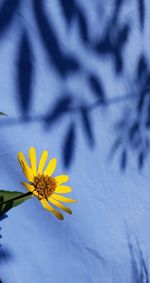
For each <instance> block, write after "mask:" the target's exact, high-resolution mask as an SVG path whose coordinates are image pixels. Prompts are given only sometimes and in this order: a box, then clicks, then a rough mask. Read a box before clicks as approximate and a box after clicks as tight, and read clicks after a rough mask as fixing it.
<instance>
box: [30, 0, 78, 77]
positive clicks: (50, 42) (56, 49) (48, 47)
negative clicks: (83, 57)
mask: <svg viewBox="0 0 150 283" xmlns="http://www.w3.org/2000/svg"><path fill="white" fill-rule="evenodd" d="M43 3H44V2H43V0H39V1H38V3H37V1H36V0H33V11H34V14H35V19H36V23H37V26H38V29H39V34H40V36H41V39H42V43H43V46H44V48H45V51H46V54H47V58H48V60H49V63H50V65H51V64H52V63H53V65H54V66H55V68H56V70H57V72H58V73H59V75H60V76H62V77H63V78H65V77H66V76H67V75H68V74H69V73H72V72H77V71H79V68H80V64H79V62H78V61H77V59H75V58H73V57H72V56H71V55H69V54H64V52H63V51H62V50H61V47H60V44H59V42H58V39H57V37H56V34H55V33H54V31H53V28H52V25H51V23H50V21H48V19H47V17H46V13H45V11H44V6H43Z"/></svg>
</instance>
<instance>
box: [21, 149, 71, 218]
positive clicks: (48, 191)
mask: <svg viewBox="0 0 150 283" xmlns="http://www.w3.org/2000/svg"><path fill="white" fill-rule="evenodd" d="M47 158H48V151H47V150H44V151H43V152H42V155H41V159H40V162H39V164H38V166H37V161H36V151H35V148H34V147H31V148H30V149H29V160H30V165H29V164H28V163H27V161H26V159H25V157H24V154H23V153H22V152H19V153H18V160H19V163H20V165H21V167H22V170H23V173H24V175H25V176H26V178H27V179H28V183H27V182H22V184H23V185H24V186H25V188H26V189H27V190H28V191H30V192H32V193H33V195H34V196H36V197H37V198H38V199H39V200H40V202H41V204H42V205H43V207H44V208H45V209H47V210H49V211H50V212H51V213H52V214H53V215H55V216H56V217H57V218H58V219H60V220H63V219H64V218H63V215H62V214H61V213H60V212H58V211H57V210H56V209H55V208H54V207H53V206H52V205H54V206H56V207H58V208H60V209H62V210H64V211H65V212H67V213H69V214H72V211H71V209H70V208H68V207H66V206H64V205H63V204H62V203H61V202H76V200H73V199H70V198H66V197H64V196H62V195H61V194H66V193H69V192H71V191H72V189H71V187H69V186H66V185H64V183H66V182H67V181H68V180H69V177H68V176H67V175H60V176H57V177H52V174H53V173H54V171H55V169H56V164H57V159H56V158H53V159H51V160H50V161H49V163H48V165H47V167H46V168H45V169H44V167H45V163H46V161H47ZM48 201H49V202H51V203H52V205H50V204H49V203H48Z"/></svg>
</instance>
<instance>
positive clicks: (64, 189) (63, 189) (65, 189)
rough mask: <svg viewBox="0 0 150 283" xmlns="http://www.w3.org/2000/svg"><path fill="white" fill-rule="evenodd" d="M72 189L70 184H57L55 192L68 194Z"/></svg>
mask: <svg viewBox="0 0 150 283" xmlns="http://www.w3.org/2000/svg"><path fill="white" fill-rule="evenodd" d="M71 191H72V189H71V187H69V186H61V185H60V186H57V187H56V190H55V193H57V194H67V193H70V192H71Z"/></svg>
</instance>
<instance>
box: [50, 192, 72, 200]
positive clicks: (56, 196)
mask: <svg viewBox="0 0 150 283" xmlns="http://www.w3.org/2000/svg"><path fill="white" fill-rule="evenodd" d="M52 197H53V198H54V199H56V200H59V201H62V202H76V200H75V199H71V198H66V197H63V196H60V195H57V194H55V193H54V194H53V195H52Z"/></svg>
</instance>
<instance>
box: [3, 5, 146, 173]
mask: <svg viewBox="0 0 150 283" xmlns="http://www.w3.org/2000/svg"><path fill="white" fill-rule="evenodd" d="M20 3H21V1H20V0H5V1H3V2H2V4H1V6H0V37H1V38H2V36H3V35H5V34H6V32H8V31H9V28H10V27H11V25H12V23H13V22H14V20H15V19H16V16H17V15H18V11H19V13H20V9H21V5H20ZM135 3H136V5H137V6H136V8H137V12H138V15H139V19H138V20H139V27H140V31H143V30H144V24H145V16H146V3H145V1H144V0H136V2H135ZM58 4H59V5H60V9H61V12H62V13H61V15H62V16H63V17H64V23H65V24H66V28H67V30H68V33H70V32H71V26H72V25H73V24H76V26H77V30H78V35H79V39H80V44H81V45H82V46H83V48H84V49H85V50H87V51H88V50H90V52H91V53H92V54H95V55H94V56H97V58H99V59H102V60H106V61H107V62H108V61H110V62H111V64H112V63H113V66H114V70H115V75H116V78H118V76H119V77H120V76H121V75H124V70H125V67H126V66H125V65H126V64H125V58H124V53H125V50H126V48H127V46H128V42H129V41H130V32H131V31H132V25H131V22H130V21H129V20H128V18H127V19H125V21H122V11H123V9H124V7H125V5H128V4H127V1H126V0H114V1H113V5H112V11H111V14H110V16H109V17H107V21H106V22H105V25H104V27H103V30H102V32H101V36H99V37H98V36H97V37H96V39H94V38H93V37H91V34H90V30H89V25H90V24H89V21H88V15H87V13H86V11H85V10H84V8H83V7H82V5H80V3H79V2H78V1H76V0H70V1H67V0H59V1H58ZM104 5H105V4H104ZM93 7H94V6H93ZM31 8H32V10H33V17H34V20H35V24H36V27H37V30H38V35H39V40H41V43H42V46H43V51H44V52H45V54H46V56H47V63H48V65H49V66H50V67H51V66H53V68H54V70H55V72H56V73H57V75H58V77H60V79H61V80H62V79H63V81H64V85H65V82H66V80H67V79H68V77H71V76H72V75H75V74H84V75H85V76H86V79H87V86H88V88H89V89H90V90H91V94H92V95H93V99H94V102H92V103H91V105H89V104H87V103H86V101H84V103H83V102H82V103H81V102H79V103H77V99H76V97H75V95H73V94H72V93H70V92H69V91H68V89H67V86H66V90H65V91H63V92H62V93H60V98H59V99H56V102H55V103H54V105H53V107H51V105H50V111H49V112H48V113H46V114H45V115H43V116H40V115H39V116H38V117H32V115H31V113H30V110H31V104H32V102H33V95H32V94H33V91H34V78H35V66H34V64H35V52H34V47H33V45H32V44H31V42H32V40H31V38H30V32H29V30H28V28H29V27H28V26H27V25H26V26H24V25H22V24H21V25H20V28H21V36H20V39H19V41H18V42H19V45H18V46H17V48H16V50H17V52H16V58H17V59H16V85H17V93H18V102H19V105H20V109H21V112H22V115H21V117H19V118H18V119H14V120H13V119H9V118H8V120H7V122H4V123H3V122H2V125H11V124H12V125H14V124H16V125H17V124H18V123H24V122H25V123H29V122H42V123H43V125H44V126H45V129H46V130H50V129H51V127H52V126H53V125H55V124H56V123H59V121H60V120H61V119H62V118H63V117H65V116H66V115H68V117H70V115H73V114H76V113H78V114H79V115H78V117H79V118H78V121H76V117H77V116H74V119H73V120H72V119H71V122H70V124H68V128H67V129H66V136H65V140H64V143H63V145H62V156H63V162H64V165H65V166H66V167H69V166H70V165H71V163H72V161H73V159H74V151H75V146H76V142H77V131H76V127H77V123H82V126H83V132H84V136H85V139H86V141H87V143H88V145H89V146H90V147H93V146H94V145H95V144H96V141H95V137H94V131H93V126H94V125H93V124H92V121H91V111H93V110H94V109H95V108H97V107H103V108H104V107H108V106H110V105H111V104H112V103H113V104H114V103H118V102H120V103H121V102H122V103H124V104H125V106H124V109H125V110H124V111H123V114H122V118H121V120H120V121H118V122H117V125H116V127H115V131H116V140H115V142H114V144H113V146H112V150H111V156H112V155H114V154H116V152H118V151H119V154H120V168H121V169H122V170H125V168H126V166H127V164H128V159H129V152H130V151H131V150H132V151H133V152H136V154H137V163H138V167H139V168H140V169H141V168H142V167H143V165H144V161H145V159H146V158H147V156H148V153H149V143H150V141H149V138H148V131H149V128H150V114H149V113H150V98H149V83H150V68H149V66H148V63H147V62H148V59H147V57H146V55H145V53H144V52H143V54H141V55H140V56H139V58H138V62H137V68H136V69H135V72H134V74H133V78H132V85H133V89H134V91H133V89H132V90H131V91H130V93H129V94H127V95H125V96H123V97H122V98H119V97H117V96H114V97H113V98H111V99H110V98H108V97H109V95H108V93H107V92H106V87H105V84H104V82H103V79H102V75H101V76H98V75H97V73H96V72H94V70H92V71H89V70H88V69H85V66H83V63H82V62H81V61H80V59H79V58H78V56H77V55H75V52H71V51H68V49H67V48H66V49H65V48H64V47H62V44H61V40H60V39H59V35H58V34H57V32H56V30H55V28H54V23H53V19H52V18H51V15H50V14H49V13H48V11H47V10H46V4H45V1H43V0H39V1H36V0H32V1H31ZM21 12H22V11H21ZM22 14H23V13H22ZM95 15H98V14H97V11H96V13H95ZM103 16H104V15H103ZM101 21H105V16H104V17H103V18H102V19H100V18H99V22H100V25H99V27H97V29H100V28H101ZM135 86H136V91H135ZM115 95H116V94H115ZM129 100H130V102H129ZM126 101H128V102H129V104H130V108H131V107H132V104H134V105H135V104H136V107H134V106H133V108H134V110H135V112H136V115H135V116H134V117H132V115H130V114H129V115H128V116H129V117H128V119H127V118H126V115H127V112H130V110H129V111H128V107H126ZM133 101H134V102H133ZM143 120H144V122H143ZM143 125H144V127H143Z"/></svg>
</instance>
